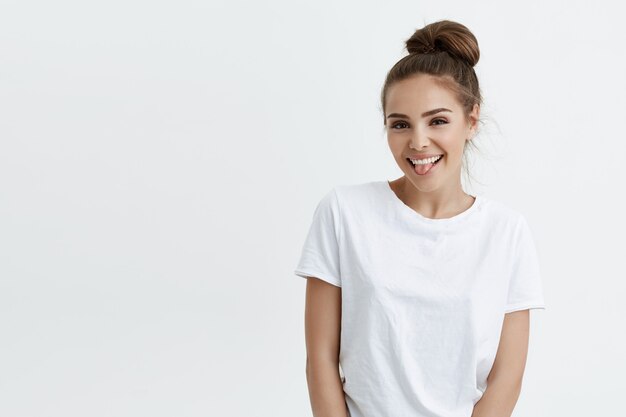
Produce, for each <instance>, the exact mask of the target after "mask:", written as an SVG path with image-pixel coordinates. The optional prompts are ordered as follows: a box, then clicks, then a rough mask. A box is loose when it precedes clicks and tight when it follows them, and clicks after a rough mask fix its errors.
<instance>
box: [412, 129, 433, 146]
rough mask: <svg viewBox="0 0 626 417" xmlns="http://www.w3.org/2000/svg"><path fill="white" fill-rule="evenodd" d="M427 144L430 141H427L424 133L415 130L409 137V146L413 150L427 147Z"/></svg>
mask: <svg viewBox="0 0 626 417" xmlns="http://www.w3.org/2000/svg"><path fill="white" fill-rule="evenodd" d="M429 143H430V139H428V136H427V135H426V133H422V132H418V131H417V130H415V133H414V134H413V135H411V140H410V142H409V146H410V147H411V148H413V149H421V148H424V147H426V146H428V144H429Z"/></svg>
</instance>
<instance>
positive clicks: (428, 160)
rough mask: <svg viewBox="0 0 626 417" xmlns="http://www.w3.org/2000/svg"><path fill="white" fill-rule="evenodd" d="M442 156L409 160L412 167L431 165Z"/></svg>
mask: <svg viewBox="0 0 626 417" xmlns="http://www.w3.org/2000/svg"><path fill="white" fill-rule="evenodd" d="M442 156H443V155H439V156H433V157H432V158H426V159H411V162H412V163H413V165H424V164H432V163H434V162H436V161H438V160H439V158H441V157H442Z"/></svg>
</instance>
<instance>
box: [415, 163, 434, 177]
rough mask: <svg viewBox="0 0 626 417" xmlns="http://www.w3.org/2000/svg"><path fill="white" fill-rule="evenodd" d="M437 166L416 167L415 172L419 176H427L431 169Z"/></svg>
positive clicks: (424, 165)
mask: <svg viewBox="0 0 626 417" xmlns="http://www.w3.org/2000/svg"><path fill="white" fill-rule="evenodd" d="M433 166H435V164H423V165H420V164H418V165H415V172H416V173H418V174H419V175H424V174H426V173H427V172H428V171H430V169H431V168H432V167H433Z"/></svg>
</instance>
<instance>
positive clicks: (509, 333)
mask: <svg viewBox="0 0 626 417" xmlns="http://www.w3.org/2000/svg"><path fill="white" fill-rule="evenodd" d="M529 321H530V317H529V310H528V309H527V310H519V311H513V312H511V313H508V314H505V316H504V324H503V327H502V334H501V337H500V344H499V345H498V351H497V353H496V358H495V361H494V364H493V367H492V369H491V372H490V373H489V376H488V377H487V389H486V390H485V392H484V394H483V396H482V397H481V399H480V400H479V401H478V402H477V403H476V404H475V405H474V412H473V413H472V417H510V416H511V413H513V409H514V408H515V404H516V403H517V399H518V398H519V395H520V392H521V390H522V378H523V375H524V368H525V367H526V357H527V354H528V335H529Z"/></svg>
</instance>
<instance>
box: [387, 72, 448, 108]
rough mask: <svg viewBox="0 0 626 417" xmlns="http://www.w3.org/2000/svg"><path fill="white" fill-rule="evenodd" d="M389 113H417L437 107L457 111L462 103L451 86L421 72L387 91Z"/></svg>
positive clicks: (395, 84) (397, 83)
mask: <svg viewBox="0 0 626 417" xmlns="http://www.w3.org/2000/svg"><path fill="white" fill-rule="evenodd" d="M386 107H387V108H386V110H387V113H393V112H401V113H406V114H408V115H410V114H417V113H421V112H423V111H427V110H431V109H434V108H437V107H447V108H449V109H451V110H452V111H454V112H456V111H459V109H460V104H459V103H458V101H457V98H456V96H455V95H454V93H453V92H452V91H450V89H449V88H446V87H445V86H444V85H442V84H441V83H440V82H438V80H437V79H436V78H435V77H434V76H432V75H428V74H419V75H416V76H413V77H411V78H408V79H405V80H402V81H398V82H396V83H394V84H393V85H391V87H389V90H388V91H387V106H386Z"/></svg>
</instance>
